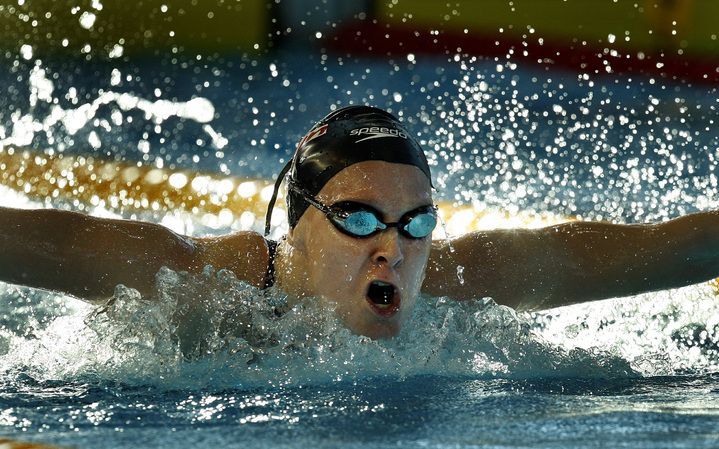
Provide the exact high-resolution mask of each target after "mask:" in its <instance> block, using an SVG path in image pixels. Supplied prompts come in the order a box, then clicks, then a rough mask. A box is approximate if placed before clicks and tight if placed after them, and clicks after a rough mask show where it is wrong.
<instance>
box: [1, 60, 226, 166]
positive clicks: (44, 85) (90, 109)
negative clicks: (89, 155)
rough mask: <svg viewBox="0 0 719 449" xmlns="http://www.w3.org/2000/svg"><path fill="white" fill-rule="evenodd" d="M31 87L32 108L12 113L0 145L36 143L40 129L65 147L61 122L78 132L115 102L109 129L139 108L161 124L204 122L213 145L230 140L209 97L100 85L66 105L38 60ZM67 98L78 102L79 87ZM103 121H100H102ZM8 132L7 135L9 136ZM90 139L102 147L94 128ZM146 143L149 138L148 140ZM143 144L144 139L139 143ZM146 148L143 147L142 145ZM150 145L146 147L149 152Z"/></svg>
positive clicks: (115, 72)
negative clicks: (85, 98) (43, 107)
mask: <svg viewBox="0 0 719 449" xmlns="http://www.w3.org/2000/svg"><path fill="white" fill-rule="evenodd" d="M120 76H121V74H120V72H119V71H118V70H117V69H115V70H113V73H112V79H111V83H110V84H111V85H116V84H117V83H118V80H119V79H120ZM29 88H30V96H29V103H30V110H29V111H28V112H27V113H25V114H23V113H22V112H21V111H20V110H16V111H15V112H14V113H13V114H12V128H11V130H10V132H9V135H7V134H8V133H7V131H6V130H5V129H4V128H2V127H0V136H3V137H4V138H2V139H0V148H2V147H6V146H20V147H25V146H29V145H32V144H33V140H34V139H35V136H36V134H37V133H44V134H45V135H46V138H47V142H48V143H49V144H51V145H53V144H57V146H58V149H59V150H60V151H61V150H62V146H63V145H62V142H57V141H56V136H55V134H56V133H57V127H58V125H61V126H62V127H63V128H64V130H65V131H66V132H67V133H68V134H69V135H75V134H76V133H78V132H79V131H80V130H82V129H84V128H85V127H86V126H87V125H88V124H89V123H91V122H93V121H98V119H97V114H98V111H99V110H100V108H101V107H102V106H106V105H115V106H117V109H115V110H114V111H113V112H112V114H111V117H110V120H109V121H108V120H103V121H102V125H103V127H104V128H105V129H106V130H107V131H109V130H110V129H111V128H112V126H118V127H119V126H122V125H123V120H124V118H123V112H129V111H133V110H139V111H141V112H143V113H144V118H145V120H148V121H151V122H152V123H154V124H155V125H158V126H159V125H161V124H162V123H163V122H164V121H166V120H168V119H169V118H171V117H177V118H183V119H188V120H192V121H195V122H197V123H201V124H203V126H202V130H203V131H204V132H205V133H206V135H207V137H208V138H209V140H210V141H211V142H212V144H213V146H214V147H215V148H217V149H222V148H223V147H225V146H226V145H227V143H228V141H227V139H226V138H225V137H223V136H222V135H221V134H220V133H218V132H217V131H216V130H214V128H213V127H212V126H211V125H210V124H209V122H211V121H212V120H213V118H214V117H215V107H214V106H213V104H212V102H210V100H208V99H207V98H203V97H195V98H192V99H191V100H188V101H184V102H183V101H170V100H164V99H158V100H154V101H153V100H148V99H145V98H142V97H139V96H137V95H133V94H131V93H127V92H115V91H112V90H102V89H100V90H99V91H98V93H97V97H96V98H95V99H93V100H91V101H89V102H87V103H83V104H80V105H79V106H77V107H75V108H63V107H62V106H60V104H59V100H58V96H57V95H53V94H54V93H55V92H54V91H55V86H54V83H53V82H52V80H50V79H49V78H48V73H47V72H46V70H45V69H44V68H43V67H42V63H41V62H40V61H36V64H35V66H34V67H33V68H32V69H31V71H30V75H29ZM61 96H64V97H65V98H71V99H74V100H75V101H74V103H76V102H77V97H76V91H75V89H74V88H70V89H69V90H68V92H66V93H65V94H63V95H61ZM40 102H44V103H47V104H48V105H49V109H48V112H47V114H46V115H45V116H44V117H42V116H40V117H38V116H37V115H38V110H37V108H36V107H37V106H38V103H40ZM98 123H99V122H98ZM6 135H7V137H5V136H6ZM88 143H89V144H90V146H91V147H92V148H95V149H97V148H99V147H100V146H101V141H100V139H99V138H98V135H97V133H95V132H94V131H93V132H91V133H90V135H89V137H88ZM145 144H146V142H145ZM138 145H139V147H141V146H142V145H143V141H140V142H139V143H138ZM140 149H141V150H143V149H142V148H140ZM146 150H147V149H145V151H144V152H145V153H146V152H147V151H146Z"/></svg>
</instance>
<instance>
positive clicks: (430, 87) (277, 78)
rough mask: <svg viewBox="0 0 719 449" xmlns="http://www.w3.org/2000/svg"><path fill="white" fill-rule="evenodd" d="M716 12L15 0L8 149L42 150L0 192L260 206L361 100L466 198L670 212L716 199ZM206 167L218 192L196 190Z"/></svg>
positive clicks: (637, 1) (3, 38)
mask: <svg viewBox="0 0 719 449" xmlns="http://www.w3.org/2000/svg"><path fill="white" fill-rule="evenodd" d="M716 17H719V3H717V2H715V1H712V0H634V1H625V0H483V1H456V2H434V1H429V0H416V1H411V2H410V1H403V0H392V1H379V0H363V1H354V2H333V1H328V0H325V1H321V0H297V1H281V0H241V1H224V0H219V1H215V2H210V1H200V0H187V1H185V0H182V1H169V0H168V1H164V2H163V1H138V2H132V3H131V4H128V3H125V2H118V1H107V0H87V1H76V2H56V1H51V0H18V1H17V2H13V3H8V4H4V5H0V46H1V48H2V53H1V54H0V58H2V59H1V60H2V62H1V63H0V65H1V66H2V70H0V79H2V82H3V85H4V86H5V88H4V95H3V98H2V99H0V101H1V102H2V107H1V108H0V125H1V128H0V137H1V138H2V141H1V142H2V144H3V152H4V153H5V154H6V156H7V151H8V149H10V148H15V147H17V148H21V149H23V150H28V149H29V150H30V154H26V156H25V157H24V159H22V160H21V161H19V160H18V159H17V154H16V155H15V159H14V162H11V161H10V159H7V157H6V160H5V162H4V163H5V165H6V166H7V167H9V168H8V169H6V171H5V173H4V174H3V175H2V182H3V184H5V185H6V186H9V187H10V188H11V189H14V190H19V191H21V192H22V193H23V195H30V196H32V195H34V194H36V197H38V198H40V201H41V202H42V203H43V204H44V205H46V206H52V207H70V208H79V209H83V208H86V206H85V204H87V203H91V205H93V206H98V205H100V206H103V207H106V208H109V209H112V210H115V211H119V212H120V213H123V214H125V215H127V213H128V211H129V212H132V211H133V210H135V209H148V208H151V209H158V210H166V209H173V208H177V207H182V208H185V209H188V210H191V211H195V212H197V211H202V210H204V209H202V207H204V206H203V204H205V206H207V204H208V203H212V202H213V201H214V203H217V204H216V206H217V207H215V208H214V209H212V211H211V212H213V213H214V214H215V215H217V214H219V213H220V212H221V211H222V207H221V206H222V205H226V204H228V202H230V203H231V202H232V201H231V200H232V198H233V197H237V198H239V199H238V200H237V201H238V203H237V206H236V207H243V208H247V207H250V208H251V207H254V206H253V205H256V204H259V202H257V201H255V200H252V201H250V202H249V203H248V202H247V201H245V202H242V199H243V198H244V199H247V198H249V197H250V196H251V195H250V194H253V195H254V194H255V193H258V192H260V190H261V188H262V185H258V186H256V187H254V188H249V187H247V186H245V191H244V196H243V195H242V193H243V192H237V191H236V188H238V183H239V182H240V181H239V180H243V179H250V178H252V179H254V178H259V179H261V180H264V182H267V181H271V180H272V179H273V177H274V176H275V174H276V173H277V172H278V171H279V169H280V168H281V166H282V164H283V162H284V161H286V160H287V158H288V157H289V156H290V155H291V154H292V151H293V150H294V146H295V143H296V142H297V141H298V140H299V139H300V138H301V136H302V135H303V134H304V132H305V131H306V130H307V128H308V127H309V126H311V125H312V124H313V123H314V122H315V121H317V120H318V119H320V118H321V117H323V116H324V115H325V114H326V113H328V112H329V111H330V110H331V109H332V108H335V107H339V106H344V105H347V104H357V103H366V104H372V105H376V106H379V107H383V108H387V109H389V110H390V111H391V112H393V113H395V114H397V115H399V116H401V117H402V119H403V121H405V123H406V124H407V126H408V127H410V129H412V130H413V131H414V132H416V133H417V137H418V138H419V139H420V141H421V142H422V143H423V144H424V145H425V147H426V149H427V150H428V153H429V158H430V162H431V164H433V170H434V175H435V177H436V178H437V179H436V183H435V185H437V186H438V196H439V197H440V199H441V200H443V201H448V202H450V203H452V204H454V205H455V206H462V205H464V206H467V205H469V206H471V207H472V208H473V210H475V211H478V210H484V209H487V208H488V207H489V208H496V209H500V210H503V211H506V212H507V213H509V214H510V215H511V214H516V213H518V212H519V211H527V210H529V211H537V212H539V213H550V212H551V213H556V214H560V215H563V216H568V215H569V216H580V217H582V218H592V219H609V220H614V221H643V220H653V219H663V218H667V217H671V216H675V215H677V214H679V213H686V212H689V211H692V210H696V209H701V208H706V207H710V206H711V205H712V204H714V201H715V199H716V195H715V193H713V192H715V191H716V176H715V175H714V173H715V172H716V170H715V169H716V159H717V151H716V149H717V147H719V144H718V142H719V139H718V138H717V136H718V134H719V132H718V131H717V127H716V123H715V122H716V120H717V118H718V117H719V116H718V115H717V107H718V106H719V104H718V103H717V95H716V86H717V84H718V83H719V68H718V67H719V45H717V38H718V36H719V26H717V25H716V21H715V20H714V19H715V18H716ZM70 156H72V157H73V159H72V163H70V162H67V161H69V159H68V160H67V161H66V163H65V164H64V165H63V164H60V165H57V164H56V162H57V161H58V160H62V159H63V158H68V157H70ZM38 157H39V159H38ZM77 157H81V158H91V160H90V161H89V162H88V161H87V160H86V159H81V160H79V161H78V160H77V159H76V158H77ZM53 161H54V162H53ZM107 161H115V162H121V163H123V164H125V165H122V166H121V168H117V167H114V166H113V167H111V168H110V169H107V168H106V169H105V170H104V172H103V173H105V174H104V175H102V176H101V175H100V174H99V171H100V166H101V165H102V164H105V163H106V162H107ZM53 164H55V165H53ZM127 166H131V167H132V170H131V171H130V172H126V173H125V175H126V176H124V178H123V179H120V181H117V179H115V178H117V176H116V175H117V173H119V170H121V169H124V168H127ZM33 167H34V168H33ZM122 167H124V168H122ZM33 170H34V171H33ZM48 170H50V172H51V174H48ZM63 170H65V174H63ZM113 170H114V171H113ZM138 170H139V171H138ZM152 170H161V171H160V172H157V171H155V172H152V173H150V174H148V173H149V172H150V171H152ZM178 170H179V171H182V170H186V171H188V172H187V173H185V174H183V175H182V176H184V180H183V178H179V179H178V178H177V177H175V182H174V184H173V183H169V184H168V180H169V178H170V176H171V175H172V173H173V172H177V171H178ZM16 171H17V172H19V175H18V176H16V174H15V173H14V172H16ZM70 172H73V174H72V175H71V176H70V178H69V179H67V173H70ZM198 172H201V173H205V174H206V173H209V174H211V176H210V178H211V179H210V180H209V181H208V180H207V179H204V178H203V179H204V181H197V182H196V185H195V193H196V195H195V196H196V197H198V196H201V195H210V193H212V192H210V191H211V190H213V188H214V189H215V190H214V192H215V197H214V198H215V199H214V200H212V199H207V201H206V202H205V203H202V201H200V203H198V202H197V201H194V202H193V201H192V200H191V199H188V196H192V192H189V191H187V189H189V188H190V186H191V181H192V180H193V179H194V177H195V175H196V173H198ZM108 173H111V175H107V174H108ZM112 173H114V174H112ZM183 173H184V172H183ZM93 176H94V178H93ZM153 176H154V178H153ZM222 176H227V177H232V181H228V182H227V183H225V184H224V185H223V186H221V185H220V184H218V182H220V181H221V179H220V178H221V177H222ZM113 177H114V178H113ZM218 177H219V178H218ZM100 178H102V179H100ZM110 178H113V179H110ZM216 178H217V179H216ZM63 179H65V181H63ZM98 179H100V181H102V180H105V181H108V182H105V186H106V189H105V190H102V188H101V187H102V186H98V183H100V184H102V182H100V181H98ZM143 179H144V180H146V181H148V182H145V184H144V185H138V184H137V183H138V182H140V181H142V180H143ZM48 180H50V181H52V182H50V183H49V184H48V183H47V182H45V181H48ZM110 181H111V182H110ZM43 183H45V185H44V186H43ZM93 183H94V184H93ZM228 183H229V184H228ZM74 184H84V185H86V186H88V187H86V188H85V191H84V192H83V189H80V190H78V188H77V185H74ZM90 185H94V186H95V187H93V188H90V187H89V186H90ZM158 186H159V187H158ZM213 186H214V187H213ZM183 188H184V189H185V190H183ZM152 189H155V191H154V193H152V192H153V190H152ZM218 189H219V190H218ZM253 189H254V190H253ZM121 190H123V191H124V193H123V194H122V195H119V196H118V192H119V191H121ZM137 191H143V192H151V193H149V194H147V195H149V196H147V195H145V196H144V197H143V196H142V195H140V196H138V194H137V193H136V192H137ZM88 192H92V195H90V194H88ZM208 192H209V193H208ZM83 194H84V195H85V196H83ZM93 195H95V197H93ZM210 196H211V195H210ZM67 197H70V198H75V200H72V199H70V200H69V203H62V202H61V201H60V200H61V199H62V198H67ZM111 197H112V198H111ZM77 198H80V199H81V201H78V200H77ZM158 198H159V201H155V200H156V199H158ZM217 198H219V200H218V199H217ZM253 198H254V197H253ZM203 201H204V200H203ZM201 203H202V204H201ZM62 204H65V205H64V206H63V205H62ZM68 204H69V205H68ZM148 205H149V206H148ZM150 206H151V207H150ZM201 206H202V207H201ZM88 207H89V206H88ZM198 207H199V209H198ZM236 207H235V206H233V207H231V208H230V210H229V212H228V211H225V212H226V213H225V215H224V217H225V218H224V219H223V220H220V221H222V222H223V223H225V224H226V225H233V226H234V223H236V221H235V220H234V219H235V218H237V217H236V210H235V209H236ZM205 209H206V208H205ZM88 210H89V209H88ZM208 210H209V209H208ZM260 210H261V208H258V209H257V213H256V214H254V215H255V217H254V218H256V215H259V214H260ZM132 213H134V212H132ZM250 218H252V219H251V220H250ZM250 218H247V217H246V219H245V221H244V224H243V225H242V227H244V228H247V227H255V228H256V227H257V224H258V222H257V220H255V219H254V218H253V217H250ZM211 221H212V220H211ZM214 222H217V220H215V221H214ZM462 230H466V227H465V228H462V229H459V228H458V229H457V231H458V232H461V231H462Z"/></svg>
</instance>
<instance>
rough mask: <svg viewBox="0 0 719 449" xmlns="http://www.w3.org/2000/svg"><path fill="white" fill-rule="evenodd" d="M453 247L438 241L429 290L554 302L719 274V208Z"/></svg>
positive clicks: (519, 302) (498, 235)
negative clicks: (654, 220)
mask: <svg viewBox="0 0 719 449" xmlns="http://www.w3.org/2000/svg"><path fill="white" fill-rule="evenodd" d="M451 246H453V247H454V251H452V250H451V248H450V245H449V242H446V241H445V242H438V243H437V244H435V247H434V250H433V251H432V255H431V256H430V263H429V267H428V271H427V280H426V282H425V287H427V291H428V292H429V293H431V294H434V295H448V296H452V297H457V298H475V297H482V296H491V297H493V298H494V299H495V301H497V302H498V303H500V304H505V305H509V306H512V307H529V308H551V307H559V306H563V305H568V304H572V303H579V302H585V301H592V300H598V299H604V298H612V297H620V296H628V295H633V294H638V293H642V292H648V291H654V290H662V289H668V288H676V287H681V286H685V285H689V284H693V283H697V282H702V281H706V280H710V279H712V278H714V277H716V276H719V213H718V212H706V213H699V214H693V215H687V216H684V217H680V218H677V219H674V220H671V221H667V222H664V223H659V224H645V225H616V224H610V223H594V222H570V223H564V224H560V225H557V226H550V227H547V228H542V229H537V230H506V231H505V230H502V231H488V232H478V233H472V234H468V235H466V236H463V237H461V238H459V239H456V240H454V241H453V242H452V245H451ZM458 265H460V266H463V267H464V269H463V272H462V277H463V280H464V283H462V282H460V280H459V276H458V274H457V266H458Z"/></svg>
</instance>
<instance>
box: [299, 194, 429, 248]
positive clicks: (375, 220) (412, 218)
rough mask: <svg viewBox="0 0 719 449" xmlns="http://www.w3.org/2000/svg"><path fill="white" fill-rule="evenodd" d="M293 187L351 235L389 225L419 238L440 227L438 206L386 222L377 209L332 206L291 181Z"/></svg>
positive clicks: (346, 204) (367, 233) (367, 234)
mask: <svg viewBox="0 0 719 449" xmlns="http://www.w3.org/2000/svg"><path fill="white" fill-rule="evenodd" d="M290 188H291V189H293V190H294V191H296V192H297V193H299V194H300V195H302V197H303V198H304V199H305V201H307V202H308V203H310V204H311V205H313V206H314V207H316V208H317V209H318V210H320V211H321V212H322V213H324V214H325V216H326V217H327V219H329V221H330V223H332V224H333V225H334V226H335V228H337V229H338V230H339V231H340V232H342V233H344V234H347V235H349V236H351V237H356V238H365V237H370V236H372V235H374V234H376V233H378V232H380V231H383V230H385V229H387V228H397V230H398V231H399V233H400V234H402V235H403V236H405V237H407V238H409V239H413V240H418V239H423V238H425V237H427V236H429V235H430V234H432V231H433V230H434V228H435V227H436V226H437V207H436V206H434V205H432V206H422V207H419V208H417V209H414V210H411V211H409V212H407V213H406V214H404V215H402V217H401V218H400V219H399V221H397V222H395V223H385V222H384V221H382V220H381V219H380V218H379V217H380V216H381V215H382V213H381V212H379V211H378V210H377V209H375V208H373V207H371V206H368V205H366V204H362V203H358V202H355V201H341V202H339V203H335V204H333V205H331V206H328V205H326V204H323V203H321V202H319V201H318V200H317V199H316V198H314V197H313V196H311V195H310V194H308V193H307V192H304V191H303V190H302V189H300V188H298V187H297V186H294V185H292V184H290Z"/></svg>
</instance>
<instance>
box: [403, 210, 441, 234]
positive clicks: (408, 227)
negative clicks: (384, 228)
mask: <svg viewBox="0 0 719 449" xmlns="http://www.w3.org/2000/svg"><path fill="white" fill-rule="evenodd" d="M435 226H437V216H436V215H435V214H433V213H429V212H423V213H420V214H417V215H415V216H414V217H412V218H411V219H410V220H409V221H407V223H406V224H404V225H403V226H402V227H400V229H403V230H404V231H406V232H407V234H409V235H411V236H412V237H414V238H416V239H421V238H423V237H427V236H428V235H430V234H431V233H432V231H434V228H435Z"/></svg>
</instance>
